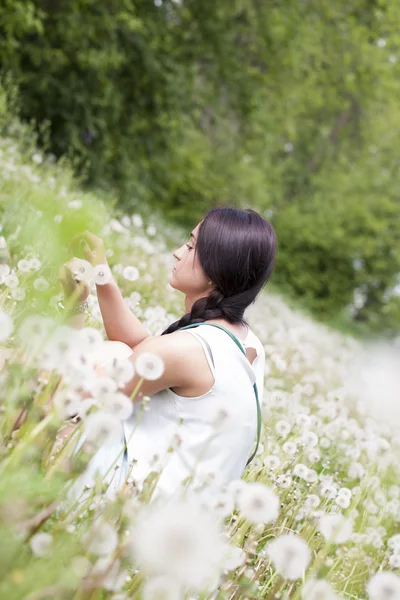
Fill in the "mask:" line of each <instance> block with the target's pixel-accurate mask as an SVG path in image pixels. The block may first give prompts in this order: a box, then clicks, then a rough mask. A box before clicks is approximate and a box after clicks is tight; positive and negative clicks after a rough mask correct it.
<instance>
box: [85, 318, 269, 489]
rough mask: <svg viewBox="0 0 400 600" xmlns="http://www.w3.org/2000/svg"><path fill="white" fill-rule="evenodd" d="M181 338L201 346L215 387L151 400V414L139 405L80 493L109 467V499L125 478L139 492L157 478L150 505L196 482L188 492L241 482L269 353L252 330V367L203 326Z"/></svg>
mask: <svg viewBox="0 0 400 600" xmlns="http://www.w3.org/2000/svg"><path fill="white" fill-rule="evenodd" d="M183 332H184V333H187V334H188V335H192V336H194V337H195V338H196V339H197V340H198V341H199V343H201V345H202V347H203V350H204V353H205V356H206V358H207V361H208V364H209V366H210V369H211V372H212V374H213V377H214V385H213V386H212V388H211V389H210V390H209V391H208V392H206V393H205V394H202V395H201V396H196V397H184V396H179V395H178V394H176V393H174V392H173V391H172V390H171V389H165V390H162V391H160V392H158V393H156V394H154V395H153V396H152V397H151V399H150V401H149V403H148V404H147V408H146V410H143V406H142V403H141V402H136V403H135V404H134V411H133V414H132V416H131V417H130V419H128V420H127V421H124V422H123V423H122V428H121V437H120V438H119V439H114V440H110V441H109V442H107V443H104V444H103V445H102V446H101V448H100V449H99V450H98V451H97V452H96V454H95V455H94V457H93V459H92V460H91V461H90V463H89V465H88V468H87V470H86V472H85V473H84V475H83V476H82V477H81V478H80V484H81V485H79V488H81V487H82V485H87V486H88V487H91V486H92V485H93V475H94V473H95V472H96V471H97V472H99V473H100V474H105V473H107V471H108V470H109V469H110V467H111V470H110V471H109V473H108V475H107V477H106V479H105V480H106V481H107V482H108V483H109V487H108V490H107V493H112V492H115V491H117V490H118V489H119V488H120V487H121V486H122V485H123V483H124V481H125V479H126V477H127V475H128V476H129V480H133V481H134V482H135V484H136V485H138V486H139V488H141V486H142V484H143V481H144V479H145V478H146V476H147V475H148V474H149V473H150V472H151V471H157V472H159V471H160V472H161V475H160V478H159V481H158V483H157V486H156V488H155V491H154V493H153V496H152V498H153V499H154V498H156V497H157V496H158V495H160V494H161V495H166V496H170V495H172V494H174V493H175V492H176V491H177V490H178V489H179V486H180V484H181V483H182V482H183V481H184V480H185V479H186V478H187V477H188V476H191V475H192V476H193V479H192V483H191V485H202V484H203V483H206V484H207V486H208V488H209V489H210V488H211V489H212V487H213V485H215V486H216V487H218V486H219V485H221V484H224V483H228V482H229V481H231V480H233V479H238V478H240V477H241V475H242V473H243V471H244V469H245V466H246V462H247V460H248V458H249V457H250V454H251V452H252V450H253V448H254V445H255V440H256V432H257V404H256V398H255V393H254V388H253V384H254V383H257V387H258V394H259V401H260V405H261V403H262V399H263V390H264V366H265V350H264V346H263V344H262V343H261V341H260V340H259V338H258V337H257V336H256V335H255V334H254V333H253V332H252V331H251V330H249V331H248V334H247V337H246V339H245V340H244V341H243V342H242V344H243V346H244V347H245V348H249V347H253V348H255V350H256V352H257V357H256V358H255V360H254V361H253V364H250V362H249V360H248V359H247V358H246V356H245V355H244V354H243V353H242V352H241V351H240V349H239V348H238V347H237V345H236V344H235V342H234V341H233V340H232V339H231V337H230V336H229V335H228V334H227V333H226V332H225V331H223V330H221V329H218V328H217V327H212V326H210V325H207V324H204V325H200V326H199V327H196V328H194V329H186V330H184V331H183ZM125 441H126V445H127V449H126V451H125V452H124V451H123V447H124V443H125ZM168 450H169V451H168ZM77 491H78V490H77V489H76V492H77Z"/></svg>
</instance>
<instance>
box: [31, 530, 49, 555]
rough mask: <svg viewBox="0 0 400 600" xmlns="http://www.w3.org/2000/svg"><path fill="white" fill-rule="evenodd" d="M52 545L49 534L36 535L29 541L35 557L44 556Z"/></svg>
mask: <svg viewBox="0 0 400 600" xmlns="http://www.w3.org/2000/svg"><path fill="white" fill-rule="evenodd" d="M52 543H53V536H52V535H50V533H42V532H41V533H36V534H35V535H34V536H32V538H31V540H30V546H31V550H32V552H33V554H34V555H35V556H46V554H48V553H49V551H50V548H51V545H52Z"/></svg>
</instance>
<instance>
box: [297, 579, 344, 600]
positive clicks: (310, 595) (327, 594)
mask: <svg viewBox="0 0 400 600" xmlns="http://www.w3.org/2000/svg"><path fill="white" fill-rule="evenodd" d="M301 597H302V600H339V597H338V596H337V595H336V594H335V592H334V591H333V589H332V587H331V585H330V584H329V583H328V582H327V581H326V580H325V579H309V580H308V581H306V582H305V584H304V585H303V587H302V589H301Z"/></svg>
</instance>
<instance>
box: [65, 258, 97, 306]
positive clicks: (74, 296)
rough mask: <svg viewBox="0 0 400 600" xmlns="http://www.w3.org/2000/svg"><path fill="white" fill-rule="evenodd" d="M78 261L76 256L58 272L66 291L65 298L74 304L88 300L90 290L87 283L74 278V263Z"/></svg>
mask: <svg viewBox="0 0 400 600" xmlns="http://www.w3.org/2000/svg"><path fill="white" fill-rule="evenodd" d="M76 260H79V259H77V258H76V257H75V256H74V257H73V258H71V260H70V261H68V262H67V263H65V264H64V265H63V266H62V267H60V270H59V272H58V279H59V280H60V282H61V285H62V287H63V289H64V296H65V298H66V299H68V300H70V303H72V304H82V302H85V300H87V298H88V296H89V293H90V289H89V285H88V284H87V282H86V281H78V280H77V279H75V277H74V273H73V270H72V263H73V262H74V261H76Z"/></svg>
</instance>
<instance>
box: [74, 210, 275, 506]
mask: <svg viewBox="0 0 400 600" xmlns="http://www.w3.org/2000/svg"><path fill="white" fill-rule="evenodd" d="M78 239H79V240H80V242H81V244H82V245H83V247H84V253H85V258H86V259H87V260H89V261H90V262H91V263H92V264H99V263H101V264H103V263H106V257H105V251H104V245H103V242H102V240H101V239H100V238H97V237H96V236H94V235H93V234H91V233H90V232H85V233H83V234H80V235H79V236H77V238H76V239H75V241H77V240H78ZM275 255H276V236H275V232H274V230H273V228H272V226H271V225H270V223H269V222H268V221H266V220H265V219H264V218H262V217H261V216H260V215H259V214H258V213H257V212H255V211H254V210H251V209H247V210H241V209H236V208H230V207H219V208H214V209H212V210H210V211H208V212H207V213H206V215H205V216H204V218H203V219H202V221H201V222H200V223H199V224H198V225H197V226H196V227H195V228H194V229H193V231H192V232H191V233H190V239H189V240H188V241H187V242H185V243H184V244H183V245H182V246H181V247H180V248H178V249H176V250H175V251H174V253H173V256H174V257H175V259H176V264H175V266H174V268H173V270H172V273H171V275H170V278H169V282H170V285H171V286H172V287H173V288H175V289H176V290H179V291H180V292H182V293H183V294H184V295H185V314H184V316H183V317H182V318H181V319H179V320H178V321H176V322H175V323H173V324H172V325H170V326H169V327H168V328H167V329H166V330H165V331H164V332H163V333H162V335H160V336H151V335H149V333H148V331H147V329H146V328H145V327H144V326H143V325H142V324H141V323H140V321H139V320H138V319H137V318H136V317H135V316H134V315H133V313H132V312H131V311H130V310H129V309H128V308H127V306H126V304H125V302H124V301H123V299H122V295H121V293H120V291H119V289H118V287H117V285H116V283H115V282H113V281H112V282H110V283H108V284H106V285H102V286H98V288H97V293H98V300H99V305H100V309H101V313H102V317H103V320H104V326H105V329H106V332H107V336H108V339H109V340H111V341H113V342H119V344H118V343H117V344H116V348H115V352H116V355H118V356H121V357H128V358H129V360H131V361H133V363H134V364H135V362H136V360H137V358H138V356H140V355H141V354H142V353H143V352H149V353H152V354H154V355H157V356H159V357H161V359H162V361H163V363H164V371H163V373H162V375H161V376H160V377H159V378H158V379H156V380H146V381H144V382H143V384H142V386H141V388H140V391H139V393H138V394H137V396H136V398H135V401H134V412H133V415H132V417H131V418H130V419H128V420H127V421H124V422H123V424H122V429H121V437H120V439H118V440H117V441H115V440H114V442H110V443H105V444H103V446H102V447H101V448H100V449H99V451H98V452H97V453H96V455H95V456H94V458H93V459H92V461H91V463H90V465H89V468H88V470H87V472H86V474H85V476H84V477H83V478H82V480H81V484H82V485H84V484H86V485H90V482H91V481H92V477H93V474H94V472H95V471H96V470H98V471H100V473H107V471H109V469H111V471H112V474H111V471H109V472H108V475H107V477H108V478H107V482H108V484H109V488H108V489H109V490H116V489H118V488H119V487H120V486H121V485H122V484H123V482H124V480H125V477H126V475H127V473H128V471H129V474H130V475H129V476H130V479H131V480H132V481H133V482H135V483H136V484H137V485H138V486H139V487H140V486H141V484H142V483H143V481H144V479H145V477H146V476H147V475H148V474H149V473H150V471H154V470H156V471H158V472H161V475H160V478H159V480H158V484H157V486H156V489H155V496H156V495H158V494H159V493H161V494H167V495H169V494H172V493H174V492H175V491H176V490H177V489H178V488H179V486H180V484H181V483H182V482H183V481H184V480H186V479H187V478H188V477H192V482H194V484H196V485H197V484H198V485H202V484H204V483H206V484H207V485H208V486H210V485H211V486H212V485H216V486H219V485H220V484H225V483H228V482H229V481H231V480H233V479H238V478H240V477H241V475H242V473H243V471H244V469H245V466H246V463H247V461H248V459H249V457H250V455H251V453H252V450H253V448H254V445H255V440H256V432H257V402H256V398H255V391H254V387H253V386H254V384H255V383H256V384H257V388H258V395H259V402H260V403H261V401H262V391H263V377H264V362H265V351H264V348H263V345H262V343H261V342H260V340H259V339H258V338H257V336H256V335H255V334H254V333H253V332H252V331H251V330H250V329H249V327H248V325H247V322H246V320H245V318H244V312H245V309H246V308H247V307H248V306H249V305H250V304H252V303H253V302H254V301H255V299H256V297H257V295H258V294H259V292H260V291H261V290H262V288H263V287H264V285H265V283H266V282H267V280H268V279H269V277H270V275H271V272H272V270H273V266H274V262H275ZM64 287H65V286H64ZM69 291H72V289H71V288H69ZM84 299H85V291H83V293H82V295H81V297H80V301H82V300H84ZM74 319H75V320H76V323H75V326H78V327H79V326H83V319H84V316H83V315H77V316H76V317H74ZM197 323H202V324H201V325H199V326H198V327H195V328H187V329H183V330H182V329H181V328H182V327H187V326H190V325H193V324H197ZM216 325H218V327H216ZM229 332H230V333H231V334H233V335H234V336H235V337H236V338H238V340H239V342H238V343H239V346H241V347H242V349H241V348H240V347H238V345H237V343H235V341H234V339H232V337H231V336H230V335H229ZM121 342H122V344H121ZM108 343H109V344H110V343H111V342H108ZM109 349H110V348H109ZM139 379H140V378H139V375H137V374H136V375H135V376H134V377H133V379H132V380H131V381H130V382H129V383H128V384H127V385H126V386H125V388H124V389H123V392H124V393H125V394H127V395H131V393H132V391H133V390H134V389H135V387H136V385H137V383H138V381H139ZM144 396H150V401H149V402H148V404H147V407H146V408H147V409H146V410H144V411H143V410H141V408H143V407H142V406H141V404H142V403H141V402H140V401H141V400H142V399H143V397H144ZM124 447H125V448H126V449H125V451H123V448H124ZM121 449H122V450H121ZM113 464H114V465H116V466H117V467H118V470H117V471H116V470H115V469H113V468H112V466H113ZM155 496H153V497H155Z"/></svg>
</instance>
